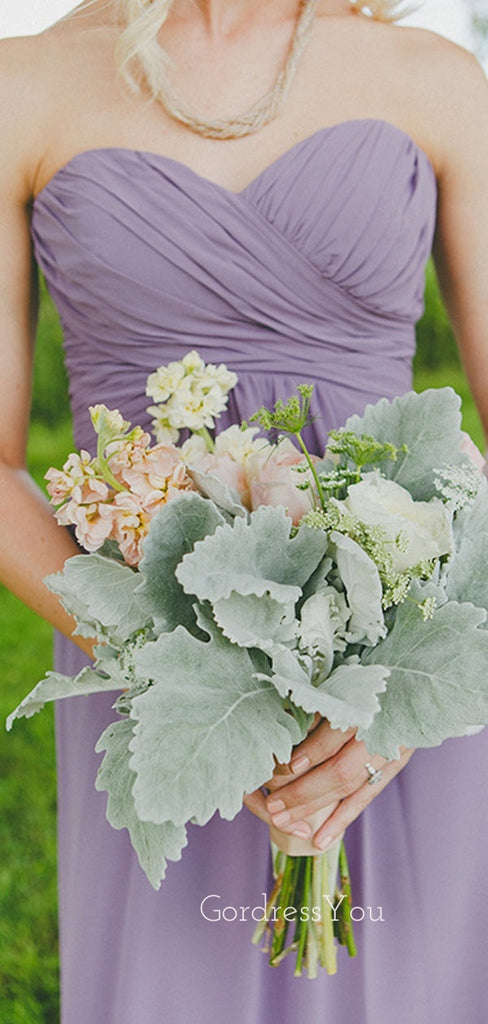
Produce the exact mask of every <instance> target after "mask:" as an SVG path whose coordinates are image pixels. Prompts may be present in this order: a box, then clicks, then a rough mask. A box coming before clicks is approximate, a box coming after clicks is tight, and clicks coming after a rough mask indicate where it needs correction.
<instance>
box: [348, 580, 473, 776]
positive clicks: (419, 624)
mask: <svg viewBox="0 0 488 1024" xmlns="http://www.w3.org/2000/svg"><path fill="white" fill-rule="evenodd" d="M411 595H412V596H413V597H415V599H418V598H420V600H421V599H422V597H423V596H424V594H423V591H422V589H421V588H420V587H416V586H415V585H414V586H413V587H412V589H411ZM485 619H486V612H485V611H484V610H483V609H480V608H475V607H474V606H473V605H472V604H457V603H456V602H453V601H450V602H447V603H446V604H444V605H443V606H442V607H441V608H439V609H438V610H437V611H435V612H434V615H433V617H432V619H429V620H428V621H427V622H424V621H423V619H422V616H421V614H420V612H419V609H418V608H417V606H416V605H415V604H414V603H413V602H412V601H409V600H407V601H405V603H404V604H402V605H400V606H399V607H398V611H397V615H396V620H395V624H394V626H393V628H392V630H391V632H390V633H389V635H388V636H387V637H386V639H385V640H382V641H381V642H380V643H379V644H378V645H377V647H375V648H374V649H373V650H372V651H368V652H367V653H366V654H365V655H364V658H363V660H364V662H365V663H366V664H368V665H372V664H381V665H385V666H387V667H388V668H389V669H390V676H389V678H388V685H387V689H386V691H385V693H383V694H381V696H380V704H381V712H380V713H379V714H378V715H377V716H376V717H375V719H374V720H373V723H372V725H371V726H370V727H369V728H368V729H362V730H361V731H360V732H359V733H358V737H357V738H358V739H362V740H364V742H365V743H366V746H367V748H368V751H369V752H370V754H375V753H376V754H382V755H383V757H388V758H397V757H398V756H399V748H400V745H401V746H404V747H435V746H437V745H438V744H439V743H442V742H443V740H445V739H447V738H448V737H449V736H463V735H465V733H466V732H467V728H466V727H467V726H478V725H480V724H486V723H488V674H487V673H486V672H484V671H480V666H482V665H486V664H487V663H488V631H486V630H485V629H483V628H481V629H480V628H479V627H480V626H482V625H483V623H484V621H485Z"/></svg>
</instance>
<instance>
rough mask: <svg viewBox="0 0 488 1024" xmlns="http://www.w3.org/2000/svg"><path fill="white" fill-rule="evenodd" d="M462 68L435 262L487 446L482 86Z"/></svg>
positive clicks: (447, 147) (486, 188) (452, 111)
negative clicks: (462, 73)
mask: <svg viewBox="0 0 488 1024" xmlns="http://www.w3.org/2000/svg"><path fill="white" fill-rule="evenodd" d="M464 61H465V65H466V66H465V70H464V75H463V76H458V78H457V82H456V86H455V89H456V92H455V94H454V95H453V97H452V105H450V106H449V107H448V111H447V113H446V124H445V135H444V155H443V158H442V160H441V163H440V167H439V206H438V221H437V231H436V237H435V242H434V260H435V264H436V269H437V273H438V277H439V282H440V285H441V289H442V293H443V298H444V301H445V304H446V307H447V310H448V313H449V316H450V319H451V322H452V325H453V329H454V332H455V335H456V339H457V342H458V346H459V351H460V354H461V358H462V361H463V363H464V367H465V370H466V375H467V378H468V381H469V385H470V388H471V391H472V393H473V397H474V400H475V402H476V405H477V407H478V411H479V414H480V417H481V421H482V423H483V427H484V431H485V436H486V438H487V439H488V81H487V80H486V77H485V75H484V73H483V72H482V70H481V68H479V66H478V65H477V64H476V62H475V61H474V59H472V58H471V57H469V56H468V55H465V56H464Z"/></svg>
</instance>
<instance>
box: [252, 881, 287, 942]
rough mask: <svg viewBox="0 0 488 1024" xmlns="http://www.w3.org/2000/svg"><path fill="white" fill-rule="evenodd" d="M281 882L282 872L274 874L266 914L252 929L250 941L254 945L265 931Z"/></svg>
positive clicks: (259, 940)
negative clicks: (273, 882) (274, 877)
mask: <svg viewBox="0 0 488 1024" xmlns="http://www.w3.org/2000/svg"><path fill="white" fill-rule="evenodd" d="M282 884H283V874H278V875H277V876H276V882H275V884H274V886H273V891H272V893H271V896H270V897H269V899H268V902H267V903H266V914H265V916H264V917H263V919H262V921H259V922H258V924H257V926H256V928H255V929H254V933H253V937H252V940H251V941H252V942H253V943H254V945H255V946H257V945H258V943H259V942H261V939H262V937H263V935H264V933H265V931H266V929H267V927H268V925H269V915H270V913H271V911H272V909H273V907H274V906H275V904H276V901H277V900H278V897H279V895H280V891H281V886H282Z"/></svg>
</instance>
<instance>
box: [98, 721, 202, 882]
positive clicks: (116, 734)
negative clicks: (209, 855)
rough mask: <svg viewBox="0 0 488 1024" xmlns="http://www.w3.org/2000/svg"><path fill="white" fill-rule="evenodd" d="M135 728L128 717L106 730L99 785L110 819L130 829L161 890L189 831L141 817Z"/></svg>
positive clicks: (142, 861)
mask: <svg viewBox="0 0 488 1024" xmlns="http://www.w3.org/2000/svg"><path fill="white" fill-rule="evenodd" d="M133 728H134V723H133V722H131V721H130V719H127V718H126V719H123V720H121V721H119V722H113V723H112V724H111V725H109V726H108V728H107V729H105V732H104V733H103V734H102V736H101V737H100V739H99V741H98V743H97V746H96V750H97V752H100V751H102V750H105V751H106V753H105V757H104V759H103V761H102V764H101V767H100V769H99V771H98V775H97V778H96V782H95V786H96V788H97V789H100V790H106V791H107V793H108V801H107V820H108V821H109V822H110V824H111V825H112V826H113V828H116V829H121V828H126V829H128V832H129V835H130V839H131V843H132V845H133V847H134V849H135V851H136V853H137V856H138V858H139V863H140V865H141V868H142V869H143V870H144V871H145V872H146V875H147V877H148V879H149V881H150V883H151V885H152V886H153V887H154V888H155V889H159V886H160V884H161V881H162V880H163V878H164V876H165V873H166V865H167V861H168V860H180V859H181V851H182V849H183V848H184V847H185V846H186V843H187V838H186V829H185V827H184V825H173V823H172V822H171V821H164V822H162V823H161V824H159V825H154V824H153V823H152V822H150V821H141V820H140V818H139V817H138V815H137V813H136V809H135V805H134V798H133V796H132V787H133V785H134V781H135V775H134V772H133V771H132V770H131V768H130V766H129V761H130V756H131V754H130V750H129V743H130V740H131V738H132V730H133Z"/></svg>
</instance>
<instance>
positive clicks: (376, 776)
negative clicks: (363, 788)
mask: <svg viewBox="0 0 488 1024" xmlns="http://www.w3.org/2000/svg"><path fill="white" fill-rule="evenodd" d="M364 767H365V768H366V771H367V773H368V775H369V779H368V784H369V785H370V786H372V785H373V784H374V783H375V782H379V781H380V779H382V778H383V772H382V771H381V769H380V768H378V770H376V768H373V765H372V764H370V763H369V761H368V762H367V764H365V766H364Z"/></svg>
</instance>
